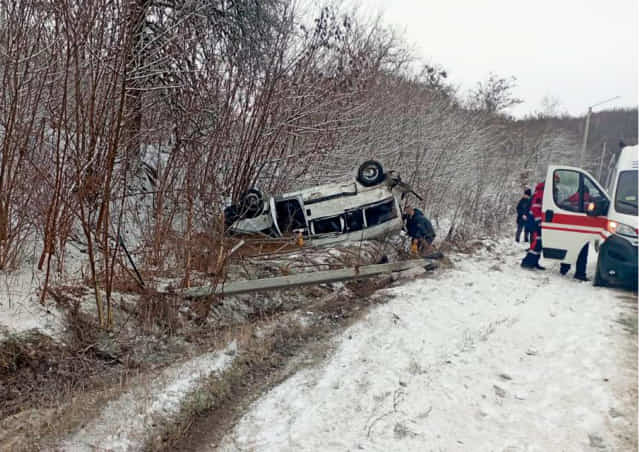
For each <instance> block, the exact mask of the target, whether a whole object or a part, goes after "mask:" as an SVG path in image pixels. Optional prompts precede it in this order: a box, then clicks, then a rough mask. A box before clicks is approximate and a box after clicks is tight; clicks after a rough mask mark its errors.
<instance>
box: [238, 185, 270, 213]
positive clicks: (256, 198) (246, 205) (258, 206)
mask: <svg viewBox="0 0 640 452" xmlns="http://www.w3.org/2000/svg"><path fill="white" fill-rule="evenodd" d="M263 210H264V197H263V196H262V193H261V192H260V190H256V189H255V188H251V189H249V190H248V191H247V192H246V193H245V194H243V195H242V198H240V214H239V216H240V217H241V218H255V217H257V216H258V215H260V214H261V213H262V211H263Z"/></svg>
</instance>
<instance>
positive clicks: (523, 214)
mask: <svg viewBox="0 0 640 452" xmlns="http://www.w3.org/2000/svg"><path fill="white" fill-rule="evenodd" d="M530 206H531V190H530V189H528V188H527V189H526V190H525V191H524V195H522V198H520V201H518V205H517V206H516V211H517V212H518V218H517V220H516V224H517V225H518V228H517V229H516V242H520V235H521V234H522V230H523V229H524V241H525V242H528V241H529V232H528V231H527V228H525V224H526V222H527V214H528V213H529V208H530Z"/></svg>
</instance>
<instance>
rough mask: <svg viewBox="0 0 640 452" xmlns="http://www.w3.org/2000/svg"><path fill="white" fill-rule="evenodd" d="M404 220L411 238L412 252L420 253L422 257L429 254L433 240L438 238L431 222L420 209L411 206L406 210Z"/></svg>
mask: <svg viewBox="0 0 640 452" xmlns="http://www.w3.org/2000/svg"><path fill="white" fill-rule="evenodd" d="M403 218H404V220H405V227H406V229H407V234H408V235H409V237H411V250H412V252H419V253H420V254H421V255H424V254H425V253H428V252H429V251H430V250H431V244H432V243H433V239H435V237H436V233H435V231H434V230H433V225H432V224H431V222H430V221H429V220H428V219H427V217H425V216H424V214H423V213H422V211H421V210H420V209H416V208H414V207H410V206H408V207H406V208H405V209H404V215H403Z"/></svg>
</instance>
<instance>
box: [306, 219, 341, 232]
mask: <svg viewBox="0 0 640 452" xmlns="http://www.w3.org/2000/svg"><path fill="white" fill-rule="evenodd" d="M313 230H314V231H315V233H316V234H327V233H329V232H342V224H341V223H340V217H339V216H337V217H328V218H321V219H319V220H313Z"/></svg>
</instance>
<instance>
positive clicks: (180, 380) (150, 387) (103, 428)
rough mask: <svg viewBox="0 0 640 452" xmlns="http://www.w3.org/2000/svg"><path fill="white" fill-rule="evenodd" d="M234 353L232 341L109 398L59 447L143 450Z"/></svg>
mask: <svg viewBox="0 0 640 452" xmlns="http://www.w3.org/2000/svg"><path fill="white" fill-rule="evenodd" d="M235 353H236V344H235V342H232V343H231V344H230V345H229V346H227V347H226V348H225V349H224V350H222V351H217V352H212V353H207V354H204V355H201V356H198V357H197V358H194V359H192V360H190V361H187V362H185V363H183V364H179V365H175V366H172V367H170V368H168V369H165V370H164V371H163V372H162V374H161V375H159V376H158V377H156V378H155V379H154V380H153V381H151V382H150V383H149V384H147V385H138V386H136V387H134V388H133V389H131V390H129V391H128V392H126V393H124V394H123V395H122V396H121V397H120V398H119V399H117V400H114V401H112V402H110V403H109V404H108V405H107V406H106V408H105V409H104V410H103V412H102V414H101V415H100V416H99V417H98V418H96V419H94V420H92V421H91V422H89V423H88V424H87V425H86V426H84V428H82V429H81V430H79V431H78V432H76V433H75V434H74V435H73V436H72V437H71V438H70V439H68V440H66V441H65V442H64V443H63V444H62V445H60V446H59V447H60V448H61V449H62V450H73V451H94V450H104V451H135V450H143V449H144V447H145V445H146V444H147V443H148V442H149V440H150V439H151V438H153V436H154V435H156V434H158V433H159V432H158V429H159V428H160V427H161V426H162V425H163V422H167V421H169V422H170V421H171V420H172V418H174V417H175V416H176V415H177V414H179V412H180V409H181V406H182V402H183V401H184V400H185V399H186V398H187V397H188V396H189V395H191V394H192V393H193V392H194V391H195V390H197V388H198V386H199V384H200V383H202V382H203V381H204V380H205V379H207V378H208V377H211V376H213V375H214V374H216V373H222V372H224V371H225V370H226V369H227V368H229V367H230V365H231V363H232V362H233V360H234V356H235Z"/></svg>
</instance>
